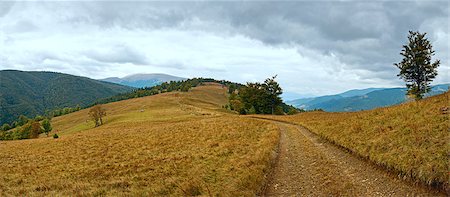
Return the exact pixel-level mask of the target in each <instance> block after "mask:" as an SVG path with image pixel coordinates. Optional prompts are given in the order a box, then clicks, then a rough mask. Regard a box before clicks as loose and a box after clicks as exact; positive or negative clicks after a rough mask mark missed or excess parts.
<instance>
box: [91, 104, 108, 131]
mask: <svg viewBox="0 0 450 197" xmlns="http://www.w3.org/2000/svg"><path fill="white" fill-rule="evenodd" d="M105 116H106V111H105V110H104V109H103V108H102V105H100V104H99V105H95V106H94V107H92V108H91V109H90V110H89V117H91V119H92V121H94V123H95V127H98V126H100V125H102V124H103V119H102V118H103V117H105Z"/></svg>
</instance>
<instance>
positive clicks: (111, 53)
mask: <svg viewBox="0 0 450 197" xmlns="http://www.w3.org/2000/svg"><path fill="white" fill-rule="evenodd" d="M84 56H86V57H88V58H91V59H94V60H96V61H98V62H104V63H131V64H135V65H146V64H148V60H147V57H146V56H145V54H142V53H141V52H139V51H137V50H135V49H133V48H131V47H130V46H127V45H124V44H119V45H115V46H113V47H111V48H108V49H101V50H90V51H87V52H85V53H84Z"/></svg>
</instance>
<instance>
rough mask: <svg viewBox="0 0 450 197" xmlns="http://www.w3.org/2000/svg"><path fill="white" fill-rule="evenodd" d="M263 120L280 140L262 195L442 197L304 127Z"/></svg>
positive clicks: (436, 192) (440, 194) (437, 192)
mask: <svg viewBox="0 0 450 197" xmlns="http://www.w3.org/2000/svg"><path fill="white" fill-rule="evenodd" d="M267 121H272V122H273V123H275V124H277V125H278V126H279V128H280V131H281V138H280V149H279V153H278V154H279V155H278V160H277V161H276V163H275V166H274V169H273V171H272V174H271V175H270V180H269V182H268V184H267V185H266V189H265V193H264V195H265V196H294V195H295V196H445V194H442V193H439V191H431V190H430V189H428V188H425V187H422V186H417V185H414V184H412V183H410V182H407V181H404V180H402V179H400V178H398V177H396V176H393V175H392V174H390V173H388V172H385V171H384V170H382V169H379V168H377V167H376V166H375V165H373V164H370V163H368V162H367V161H363V160H362V159H360V158H358V157H357V156H354V155H352V154H350V153H347V152H345V151H343V150H342V149H340V148H338V147H336V146H335V145H332V144H331V143H329V142H327V141H326V140H323V139H321V138H320V137H318V136H316V135H315V134H313V133H311V132H310V131H308V130H307V129H306V128H304V127H301V126H298V125H293V124H288V123H284V122H279V121H275V120H267Z"/></svg>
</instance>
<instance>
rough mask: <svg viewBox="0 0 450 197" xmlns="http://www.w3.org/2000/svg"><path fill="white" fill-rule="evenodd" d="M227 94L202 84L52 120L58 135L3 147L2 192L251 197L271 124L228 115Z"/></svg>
mask: <svg viewBox="0 0 450 197" xmlns="http://www.w3.org/2000/svg"><path fill="white" fill-rule="evenodd" d="M225 95H226V90H225V89H224V88H223V87H221V86H218V85H212V84H210V85H208V86H201V87H197V88H194V89H192V90H191V91H190V92H188V93H166V94H161V95H155V96H149V97H142V98H136V99H130V100H125V101H120V102H115V103H110V104H105V105H103V107H104V108H105V109H106V111H107V116H106V121H105V122H106V123H105V124H104V125H102V126H100V127H97V128H93V124H92V122H89V121H87V119H88V118H87V117H88V116H87V110H81V111H78V112H75V113H71V114H68V115H65V116H61V117H57V118H54V119H53V120H52V122H53V125H54V132H57V133H58V134H59V135H60V138H59V139H53V138H50V137H44V136H41V138H39V139H31V140H19V141H4V142H0V166H2V167H1V168H0V195H13V196H20V195H26V196H48V195H52V196H53V195H63V196H69V195H78V196H102V195H113V196H117V195H120V196H123V195H131V196H155V195H175V196H181V195H225V196H254V195H256V194H258V193H260V192H261V190H262V186H263V185H264V182H265V180H266V178H265V175H266V174H267V172H268V171H269V168H270V165H271V161H272V159H273V156H274V153H275V149H276V147H277V144H278V139H279V130H278V128H277V127H276V126H275V125H273V124H272V123H269V122H265V121H260V120H254V119H250V118H246V117H241V116H236V115H232V114H229V113H228V112H226V111H225V110H223V109H222V108H221V106H222V105H223V104H224V103H226V102H227V97H226V96H225Z"/></svg>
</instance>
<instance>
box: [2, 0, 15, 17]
mask: <svg viewBox="0 0 450 197" xmlns="http://www.w3.org/2000/svg"><path fill="white" fill-rule="evenodd" d="M14 4H15V2H14V1H5V2H3V1H2V2H0V17H3V16H5V15H7V14H8V13H9V11H10V10H11V8H12V7H13V6H14Z"/></svg>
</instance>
